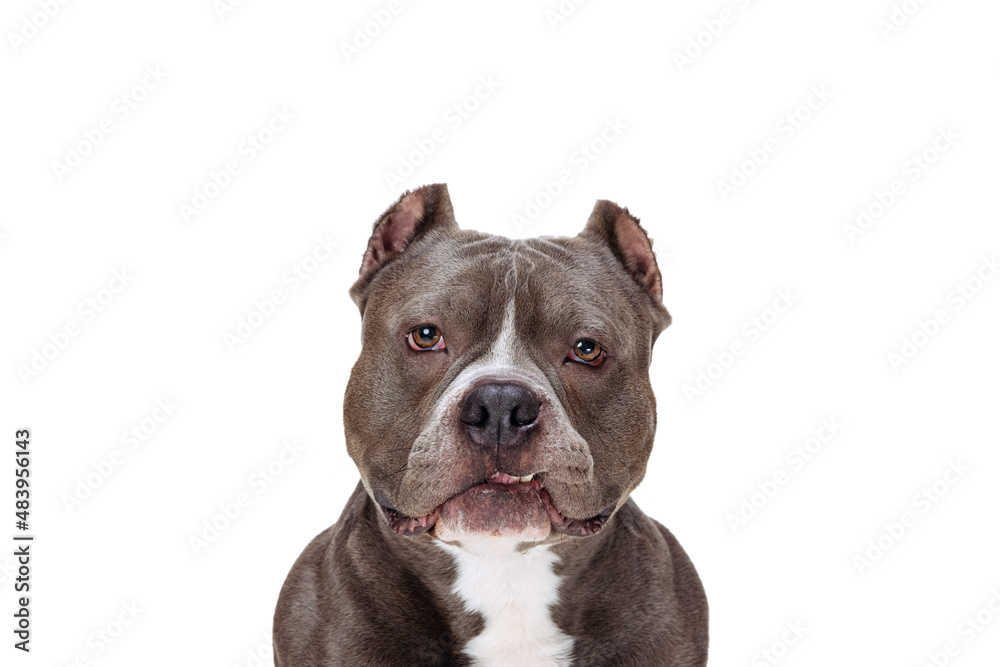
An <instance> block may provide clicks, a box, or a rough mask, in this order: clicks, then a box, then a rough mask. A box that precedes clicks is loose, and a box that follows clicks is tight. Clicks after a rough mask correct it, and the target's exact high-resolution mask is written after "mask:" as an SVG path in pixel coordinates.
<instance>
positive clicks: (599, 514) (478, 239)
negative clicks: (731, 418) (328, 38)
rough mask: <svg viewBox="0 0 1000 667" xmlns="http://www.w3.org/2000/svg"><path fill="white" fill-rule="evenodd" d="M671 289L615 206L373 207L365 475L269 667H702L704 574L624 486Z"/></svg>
mask: <svg viewBox="0 0 1000 667" xmlns="http://www.w3.org/2000/svg"><path fill="white" fill-rule="evenodd" d="M662 291H663V290H662V284H661V277H660V272H659V269H658V268H657V265H656V259H655V257H654V255H653V249H652V245H651V244H650V241H649V238H648V237H647V236H646V233H645V231H643V229H642V227H640V226H639V221H638V220H637V219H636V218H634V217H633V216H632V215H630V214H629V212H628V210H627V209H622V208H619V207H618V206H617V205H615V204H613V203H612V202H609V201H598V202H597V205H596V206H595V207H594V210H593V213H591V215H590V219H589V220H588V221H587V224H586V227H585V228H584V230H583V231H582V232H581V233H580V234H579V235H578V236H576V237H573V238H554V237H549V238H546V237H542V238H533V239H523V240H511V239H507V238H503V237H498V236H491V235H488V234H482V233H479V232H475V231H471V230H462V229H459V227H458V224H457V223H456V221H455V217H454V213H453V211H452V205H451V201H450V199H449V196H448V189H447V187H446V186H445V185H429V186H426V187H423V188H420V189H418V190H415V191H413V192H409V193H407V194H405V195H403V196H402V197H401V198H400V199H399V201H397V202H396V203H395V204H393V205H392V206H391V207H390V208H389V209H388V210H387V211H386V212H385V213H384V214H382V216H381V217H380V218H379V219H378V220H377V221H376V223H375V226H374V233H373V234H372V236H371V239H370V240H369V242H368V249H367V251H366V252H365V255H364V258H363V260H362V262H361V275H360V277H359V278H358V280H357V282H356V283H355V284H354V286H353V287H351V290H350V294H351V297H352V298H353V300H354V302H355V303H356V304H357V306H358V308H359V309H360V310H361V329H362V350H361V356H360V358H359V359H358V361H357V363H356V364H355V365H354V369H353V371H352V372H351V377H350V381H349V382H348V385H347V392H346V395H345V397H344V427H345V431H346V439H347V451H348V453H349V454H350V456H351V458H352V459H353V460H354V462H355V463H356V464H357V466H358V469H359V471H360V473H361V481H360V483H359V484H358V486H357V488H356V489H355V491H354V493H353V495H352V496H351V498H350V500H349V501H348V503H347V507H346V508H345V509H344V511H343V514H342V515H341V517H340V519H339V521H337V523H336V524H334V525H333V526H332V527H330V528H329V529H327V530H326V531H324V532H322V533H320V534H319V535H318V536H317V537H316V538H315V539H314V540H313V541H312V542H311V543H310V544H309V546H308V547H306V549H305V551H304V552H303V553H302V555H301V556H300V557H299V559H298V560H297V561H296V562H295V564H294V565H293V566H292V569H291V572H290V573H289V574H288V578H287V579H286V581H285V583H284V586H283V587H282V589H281V594H280V596H279V599H278V604H277V609H276V611H275V615H274V655H275V664H276V665H278V666H279V667H333V666H334V665H338V666H340V665H344V666H351V667H356V666H358V665H502V666H505V667H522V666H525V665H616V666H621V665H663V666H667V667H698V666H703V665H705V664H706V661H707V652H708V605H707V602H706V599H705V593H704V590H703V589H702V585H701V581H700V580H699V578H698V574H697V573H696V571H695V569H694V566H693V565H692V564H691V561H690V560H689V559H688V557H687V555H686V554H685V553H684V550H683V549H682V548H681V546H680V544H678V542H677V540H676V539H675V538H674V536H673V535H672V534H671V533H670V531H668V530H667V529H666V528H664V527H663V526H662V525H660V524H659V523H657V522H656V521H655V520H653V519H651V518H649V517H648V516H646V515H645V514H643V512H642V511H641V510H640V509H639V508H638V506H637V505H636V504H635V502H634V501H632V500H631V499H630V498H629V494H630V493H631V492H632V490H633V489H635V487H636V486H637V485H638V484H639V482H640V480H642V477H643V475H644V473H645V470H646V461H647V459H648V457H649V453H650V450H651V448H652V446H653V435H654V431H655V429H656V405H655V401H654V398H653V392H652V389H651V387H650V382H649V365H650V359H651V355H652V348H653V343H654V342H655V341H656V338H657V336H658V335H659V333H660V332H661V331H662V330H663V329H664V328H665V327H666V326H667V325H668V324H670V314H669V313H668V312H667V310H666V308H665V307H664V306H663V303H662V301H661V298H662Z"/></svg>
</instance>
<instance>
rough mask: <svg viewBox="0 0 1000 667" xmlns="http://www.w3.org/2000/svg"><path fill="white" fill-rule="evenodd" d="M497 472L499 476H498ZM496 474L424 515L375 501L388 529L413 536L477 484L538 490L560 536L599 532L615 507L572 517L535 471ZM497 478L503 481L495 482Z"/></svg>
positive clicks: (497, 488) (505, 489)
mask: <svg viewBox="0 0 1000 667" xmlns="http://www.w3.org/2000/svg"><path fill="white" fill-rule="evenodd" d="M498 475H500V477H499V478H498ZM498 475H493V476H492V477H491V478H489V479H487V480H485V481H481V482H477V483H475V484H470V485H469V486H468V487H466V488H464V489H462V490H461V491H459V492H458V493H456V494H455V495H453V496H451V497H449V498H447V499H445V500H444V502H442V503H441V504H440V505H438V506H437V507H435V508H434V509H433V510H431V512H430V513H428V514H425V515H423V516H419V517H411V516H407V515H405V514H403V513H402V512H400V511H399V510H397V509H395V508H394V507H391V506H390V505H387V504H385V503H383V502H381V501H378V505H379V507H380V508H381V509H382V512H383V513H384V514H385V518H386V519H387V520H388V522H389V528H391V529H392V530H393V532H395V533H396V534H397V535H400V536H414V535H420V534H422V533H426V532H427V531H429V530H430V529H431V528H433V527H434V524H435V523H437V520H438V517H440V516H441V509H442V508H443V507H444V505H445V503H447V502H448V501H449V500H451V499H452V498H457V497H458V496H460V495H462V494H463V493H466V492H468V491H470V490H472V489H474V488H477V487H487V488H490V489H491V490H492V491H493V492H495V493H505V492H506V493H516V492H520V491H525V490H527V489H526V488H525V487H528V488H534V489H535V490H536V491H537V492H538V495H539V497H540V498H541V499H542V502H543V503H544V504H545V509H546V511H547V512H548V515H549V522H550V523H551V525H552V528H553V529H554V530H556V531H557V532H559V533H562V534H563V535H568V536H571V537H587V536H589V535H594V534H595V533H598V532H600V530H601V529H602V528H604V524H605V523H607V520H608V518H609V517H610V516H611V514H612V513H613V512H614V510H615V506H614V505H611V506H609V507H608V508H606V509H605V510H604V511H603V512H600V513H599V514H597V515H595V516H592V517H590V518H588V519H571V518H569V517H567V516H565V515H564V514H563V513H562V512H560V511H559V510H558V509H556V507H555V505H553V504H552V499H551V498H550V497H549V492H548V491H547V490H546V489H545V486H544V483H543V479H542V477H541V475H539V474H538V473H536V474H534V476H533V479H532V480H531V481H529V482H521V481H519V480H518V477H526V475H521V476H518V475H507V474H506V473H498ZM498 479H500V480H502V481H497V480H498ZM510 480H514V481H510Z"/></svg>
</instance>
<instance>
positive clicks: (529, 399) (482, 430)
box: [459, 382, 540, 451]
mask: <svg viewBox="0 0 1000 667" xmlns="http://www.w3.org/2000/svg"><path fill="white" fill-rule="evenodd" d="M539 407H540V403H539V401H538V397H537V396H535V393H534V392H533V391H531V390H530V389H528V388H527V387H525V386H523V385H520V384H516V383H513V382H495V383H489V384H481V385H479V386H478V387H476V388H475V389H473V390H472V391H470V392H469V394H468V395H467V396H466V397H465V400H464V401H463V402H462V410H461V412H460V413H459V419H461V420H462V423H463V424H465V428H466V430H467V431H468V433H469V437H470V438H472V441H473V442H474V443H476V444H477V445H479V446H480V447H483V448H486V449H488V450H490V451H503V450H505V449H508V448H510V447H516V446H518V445H520V444H522V443H523V442H524V441H525V440H527V437H528V431H530V430H531V427H532V426H534V425H535V421H536V420H537V419H538V409H539Z"/></svg>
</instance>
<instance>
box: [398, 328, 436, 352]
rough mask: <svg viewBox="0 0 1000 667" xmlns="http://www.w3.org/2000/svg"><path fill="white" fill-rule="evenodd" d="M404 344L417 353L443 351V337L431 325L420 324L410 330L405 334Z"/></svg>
mask: <svg viewBox="0 0 1000 667" xmlns="http://www.w3.org/2000/svg"><path fill="white" fill-rule="evenodd" d="M406 342H408V343H409V344H410V347H412V348H413V349H414V350H416V351H418V352H426V351H428V350H443V349H444V336H442V335H441V330H440V329H438V328H437V327H436V326H434V325H433V324H421V325H420V326H419V327H415V328H413V329H410V330H409V331H408V332H407V334H406Z"/></svg>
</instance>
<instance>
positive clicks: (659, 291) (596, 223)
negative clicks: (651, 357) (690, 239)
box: [581, 199, 670, 327]
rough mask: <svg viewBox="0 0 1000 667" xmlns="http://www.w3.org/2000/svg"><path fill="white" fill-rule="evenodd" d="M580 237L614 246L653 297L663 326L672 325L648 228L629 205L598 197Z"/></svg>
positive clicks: (619, 259) (629, 270) (623, 264)
mask: <svg viewBox="0 0 1000 667" xmlns="http://www.w3.org/2000/svg"><path fill="white" fill-rule="evenodd" d="M581 236H583V237H590V238H594V239H597V240H599V241H601V242H602V243H604V244H605V245H606V246H608V248H610V249H611V252H612V253H614V255H615V257H617V258H618V261H619V262H621V263H622V266H624V267H625V270H626V271H628V272H629V273H630V274H631V275H632V277H633V278H635V281H636V282H637V283H639V285H640V286H642V288H643V289H644V290H645V291H646V293H647V294H648V295H649V296H650V299H652V301H653V306H654V308H655V310H656V311H657V312H658V313H659V314H660V319H661V323H662V325H663V326H664V327H666V326H667V325H669V324H670V313H668V312H667V309H666V308H665V307H664V306H663V279H662V277H661V276H660V269H659V267H658V266H657V265H656V256H655V255H654V254H653V244H652V242H651V241H650V239H649V236H648V235H647V234H646V230H644V229H643V228H642V227H641V226H640V225H639V219H638V218H636V217H635V216H634V215H632V214H630V213H629V212H628V209H627V208H622V207H620V206H618V204H615V203H614V202H611V201H608V200H607V199H599V200H598V201H597V203H596V204H595V205H594V210H593V211H592V212H591V214H590V219H589V220H587V226H586V227H585V228H584V230H583V232H582V233H581ZM664 318H665V319H664Z"/></svg>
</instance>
